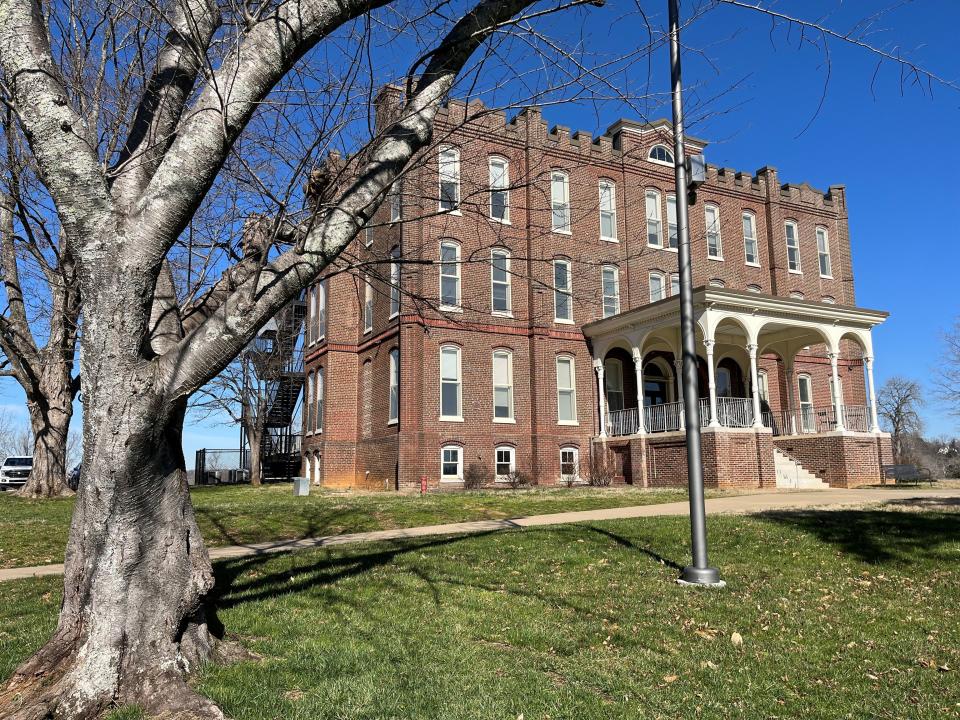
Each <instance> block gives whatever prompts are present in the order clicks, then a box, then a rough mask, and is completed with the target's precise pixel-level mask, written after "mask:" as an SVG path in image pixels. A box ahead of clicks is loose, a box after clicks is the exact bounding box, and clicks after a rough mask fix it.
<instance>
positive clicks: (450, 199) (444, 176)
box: [439, 148, 460, 212]
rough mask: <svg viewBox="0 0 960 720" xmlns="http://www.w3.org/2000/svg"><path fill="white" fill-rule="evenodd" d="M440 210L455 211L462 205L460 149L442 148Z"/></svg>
mask: <svg viewBox="0 0 960 720" xmlns="http://www.w3.org/2000/svg"><path fill="white" fill-rule="evenodd" d="M439 176H440V210H442V211H447V212H450V211H454V210H457V209H458V208H459V207H460V151H459V150H457V149H456V148H442V149H441V150H440V172H439Z"/></svg>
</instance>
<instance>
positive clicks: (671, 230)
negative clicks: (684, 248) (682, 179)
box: [667, 195, 680, 250]
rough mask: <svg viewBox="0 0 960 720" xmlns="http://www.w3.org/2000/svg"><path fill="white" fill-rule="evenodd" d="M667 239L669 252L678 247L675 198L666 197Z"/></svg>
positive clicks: (671, 196)
mask: <svg viewBox="0 0 960 720" xmlns="http://www.w3.org/2000/svg"><path fill="white" fill-rule="evenodd" d="M667 238H668V240H669V247H670V249H671V250H676V249H677V248H678V247H680V243H679V240H677V196H676V195H667Z"/></svg>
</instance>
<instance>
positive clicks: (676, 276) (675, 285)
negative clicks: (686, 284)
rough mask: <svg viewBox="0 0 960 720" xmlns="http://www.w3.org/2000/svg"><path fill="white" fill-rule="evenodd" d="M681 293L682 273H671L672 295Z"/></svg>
mask: <svg viewBox="0 0 960 720" xmlns="http://www.w3.org/2000/svg"><path fill="white" fill-rule="evenodd" d="M679 294H680V273H670V297H676V296H677V295H679Z"/></svg>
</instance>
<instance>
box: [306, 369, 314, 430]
mask: <svg viewBox="0 0 960 720" xmlns="http://www.w3.org/2000/svg"><path fill="white" fill-rule="evenodd" d="M315 377H316V373H315V372H314V371H313V370H311V371H310V372H308V373H307V394H306V404H307V417H306V420H307V422H306V427H307V435H311V434H312V433H313V426H314V424H315V423H316V420H315V419H314V412H315V411H316V406H315V405H314V398H315V395H314V387H315V384H316V380H314V378H315Z"/></svg>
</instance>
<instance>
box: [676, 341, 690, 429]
mask: <svg viewBox="0 0 960 720" xmlns="http://www.w3.org/2000/svg"><path fill="white" fill-rule="evenodd" d="M673 372H674V375H675V379H676V381H677V395H679V396H680V397H678V398H676V402H678V403H681V408H680V429H681V430H686V429H687V414H686V413H685V412H684V411H683V407H682V404H683V359H682V358H678V357H677V356H676V355H674V360H673Z"/></svg>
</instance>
